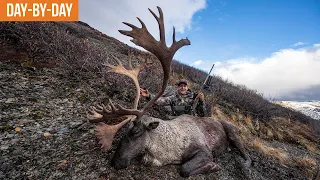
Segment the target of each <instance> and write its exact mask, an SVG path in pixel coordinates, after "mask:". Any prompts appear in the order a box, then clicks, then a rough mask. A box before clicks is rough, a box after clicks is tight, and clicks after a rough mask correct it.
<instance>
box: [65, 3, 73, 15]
mask: <svg viewBox="0 0 320 180" xmlns="http://www.w3.org/2000/svg"><path fill="white" fill-rule="evenodd" d="M66 7H67V11H68V17H70V16H71V10H72V3H71V4H70V6H69V5H68V4H66Z"/></svg>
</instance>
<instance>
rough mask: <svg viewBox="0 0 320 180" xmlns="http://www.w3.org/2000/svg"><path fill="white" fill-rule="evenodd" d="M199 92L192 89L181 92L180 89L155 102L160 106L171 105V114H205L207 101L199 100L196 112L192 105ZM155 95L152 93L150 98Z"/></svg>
mask: <svg viewBox="0 0 320 180" xmlns="http://www.w3.org/2000/svg"><path fill="white" fill-rule="evenodd" d="M196 96H197V94H195V93H193V92H192V91H191V90H190V89H189V90H188V91H187V93H186V94H180V93H179V92H178V91H176V92H175V93H173V94H172V95H170V96H167V97H160V98H159V99H158V100H157V101H156V102H155V104H156V105H159V106H170V107H171V113H172V114H171V116H180V115H182V114H190V115H196V116H201V117H203V116H205V112H206V108H205V103H204V102H203V101H201V100H199V102H198V105H197V108H196V112H193V110H192V105H193V102H194V99H195V97H196ZM153 97H154V95H153V94H150V97H149V98H148V100H150V99H152V98H153ZM170 119H171V118H170Z"/></svg>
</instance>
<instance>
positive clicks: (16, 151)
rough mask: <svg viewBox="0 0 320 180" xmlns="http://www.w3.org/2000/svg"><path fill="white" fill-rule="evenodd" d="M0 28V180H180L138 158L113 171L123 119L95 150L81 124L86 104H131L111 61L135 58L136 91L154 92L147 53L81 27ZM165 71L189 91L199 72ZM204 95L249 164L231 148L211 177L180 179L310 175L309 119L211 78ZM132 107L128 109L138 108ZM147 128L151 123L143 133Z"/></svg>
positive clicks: (315, 141)
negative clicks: (233, 131)
mask: <svg viewBox="0 0 320 180" xmlns="http://www.w3.org/2000/svg"><path fill="white" fill-rule="evenodd" d="M0 32H1V33H0V46H1V47H0V51H1V53H0V60H1V64H0V65H1V66H0V68H1V78H2V81H1V86H0V90H1V99H2V100H1V102H0V103H1V104H0V107H1V111H2V114H1V122H0V123H1V124H0V125H1V154H2V157H1V159H0V162H1V164H2V165H1V174H0V177H1V178H4V179H5V178H9V179H13V178H16V179H22V178H27V179H43V178H45V179H54V178H59V179H61V178H70V177H74V178H79V179H88V178H101V179H121V178H123V179H128V178H137V179H147V178H152V179H163V178H167V179H179V178H181V177H180V175H179V171H180V166H176V165H166V166H162V167H152V166H144V165H142V163H141V162H140V160H141V159H142V158H141V157H137V158H136V159H134V160H132V164H131V165H130V166H128V167H127V168H125V169H121V170H116V169H115V168H113V167H112V166H111V164H112V163H111V161H112V158H111V157H112V156H113V154H114V153H115V151H116V149H117V147H118V145H119V144H120V146H119V148H121V144H123V143H121V141H120V140H121V139H123V137H125V136H126V134H127V132H128V131H130V129H132V124H133V122H132V123H127V124H125V125H124V126H123V127H122V128H121V129H120V130H119V132H117V133H116V134H115V136H114V142H113V144H112V146H110V150H109V151H107V152H103V151H101V150H100V145H99V140H98V139H97V138H96V137H95V135H94V134H95V133H96V132H94V129H95V125H93V124H91V123H88V122H87V114H86V111H87V108H88V107H89V106H91V105H95V103H97V102H98V103H101V104H108V103H109V100H110V99H112V101H113V103H114V104H121V105H122V106H123V107H124V108H129V107H132V103H131V102H135V100H136V99H137V98H136V87H135V85H134V83H133V82H132V80H130V79H129V78H127V77H126V76H124V75H122V74H117V73H107V71H108V70H110V65H113V66H117V64H119V62H117V63H116V64H115V60H114V59H118V60H119V61H120V62H121V64H122V65H123V67H124V68H126V69H130V67H139V66H140V65H141V61H142V60H143V61H145V62H144V63H146V64H147V66H148V67H146V68H143V70H141V71H140V73H139V75H138V76H137V80H138V81H139V82H140V87H144V88H146V87H148V88H149V91H151V92H158V91H159V89H161V87H163V84H162V82H161V81H159V80H158V77H162V76H163V70H162V69H159V68H157V67H161V63H160V62H159V61H158V58H157V57H156V56H154V55H153V54H151V53H148V52H143V51H140V50H138V49H135V48H132V47H129V46H127V45H125V44H123V43H121V42H120V41H118V40H116V39H114V38H112V37H109V36H107V35H105V34H103V33H101V32H99V31H98V30H96V29H94V28H92V27H90V26H89V25H88V24H86V23H84V22H70V23H68V22H46V23H43V22H28V23H22V22H1V23H0ZM129 59H131V60H130V61H131V65H130V64H128V62H129ZM181 61H183V60H181ZM106 64H108V65H109V67H108V66H106ZM168 75H169V78H168V82H169V84H171V85H174V82H175V81H176V80H178V79H179V78H186V79H188V80H189V81H190V82H192V83H191V84H192V86H191V87H192V89H194V90H197V89H199V88H200V85H201V83H202V82H203V80H204V79H205V77H206V75H207V74H206V72H203V71H201V70H199V69H195V68H193V67H190V66H187V65H185V64H183V63H181V62H178V61H175V60H173V61H172V64H171V71H170V72H169V74H168ZM12 82H15V83H16V84H17V85H18V84H22V85H24V86H22V85H21V87H23V88H21V87H19V86H16V85H11V84H12ZM39 84H40V85H39ZM39 86H40V87H41V88H40V89H39ZM204 93H205V97H206V103H207V107H208V108H207V109H208V112H207V113H208V116H211V117H212V118H215V119H219V120H220V121H222V122H225V123H228V124H229V123H232V124H233V125H232V126H236V127H237V128H238V129H239V135H240V139H241V141H243V142H244V147H245V149H246V150H247V151H248V154H249V156H250V157H251V159H252V165H251V166H250V167H249V168H244V167H243V165H242V164H243V162H244V160H243V158H242V157H241V153H239V151H237V150H236V149H234V150H233V148H232V147H231V149H232V151H230V152H227V153H225V154H221V155H220V156H218V157H215V158H214V159H213V160H214V162H217V164H219V165H220V166H221V170H220V171H217V172H215V173H211V174H207V175H196V176H192V177H190V179H203V178H209V179H313V178H316V174H317V172H319V170H318V166H319V165H318V164H319V160H320V152H319V133H320V123H319V121H316V120H313V119H311V118H310V117H307V116H305V115H303V114H301V113H299V112H296V111H292V110H291V109H287V108H284V107H281V106H279V105H277V104H273V103H271V102H270V101H268V100H266V98H265V97H264V96H263V94H259V93H257V92H256V91H255V90H252V89H248V88H247V87H245V86H243V85H236V84H233V83H231V82H228V81H226V80H223V79H222V78H220V77H218V76H213V78H212V81H211V82H210V88H209V89H207V90H205V91H204ZM14 95H15V96H14ZM15 98H18V102H16V101H15ZM55 102H60V103H55ZM63 102H64V103H63ZM71 102H74V105H72V106H71V105H70V104H69V103H71ZM139 102H140V103H139V104H137V105H136V106H137V107H136V108H137V109H143V107H144V106H145V105H146V104H147V102H144V101H143V100H140V101H139ZM69 106H71V107H72V108H70V107H69ZM96 107H97V106H96ZM116 107H117V106H116ZM17 110H18V111H19V112H17ZM97 110H98V111H99V108H98V109H97ZM20 111H21V112H20ZM69 111H70V112H69ZM164 113H165V108H164V107H158V106H152V107H149V108H148V111H146V112H145V114H144V115H147V116H152V117H153V119H158V118H159V119H161V118H163V114H164ZM142 117H144V116H142ZM118 122H119V118H112V119H110V121H108V124H117V123H118ZM160 124H161V123H159V125H158V127H160ZM153 125H154V126H153ZM49 126H50V128H53V129H54V128H58V127H59V126H63V127H66V128H68V131H67V132H65V133H61V134H59V132H62V131H55V132H54V131H50V130H49V128H48V127H49ZM155 126H156V124H152V123H151V126H150V127H151V128H152V127H155ZM98 127H99V126H98ZM19 128H20V129H19ZM37 128H38V129H37ZM39 128H43V129H42V130H39ZM60 129H63V128H60ZM39 131H42V133H39ZM47 131H48V132H49V134H46V133H47ZM17 141H18V142H17ZM8 143H9V145H7V144H8ZM115 156H116V155H115ZM212 162H213V161H212ZM318 176H319V173H318ZM318 178H319V177H318Z"/></svg>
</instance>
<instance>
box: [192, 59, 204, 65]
mask: <svg viewBox="0 0 320 180" xmlns="http://www.w3.org/2000/svg"><path fill="white" fill-rule="evenodd" d="M202 63H203V61H202V60H198V61H195V62H194V63H192V65H194V66H199V65H200V64H202Z"/></svg>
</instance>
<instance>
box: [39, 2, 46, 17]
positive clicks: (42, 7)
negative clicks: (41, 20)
mask: <svg viewBox="0 0 320 180" xmlns="http://www.w3.org/2000/svg"><path fill="white" fill-rule="evenodd" d="M46 7H47V3H44V4H42V3H41V4H40V8H41V15H42V17H44V13H45V12H46Z"/></svg>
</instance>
